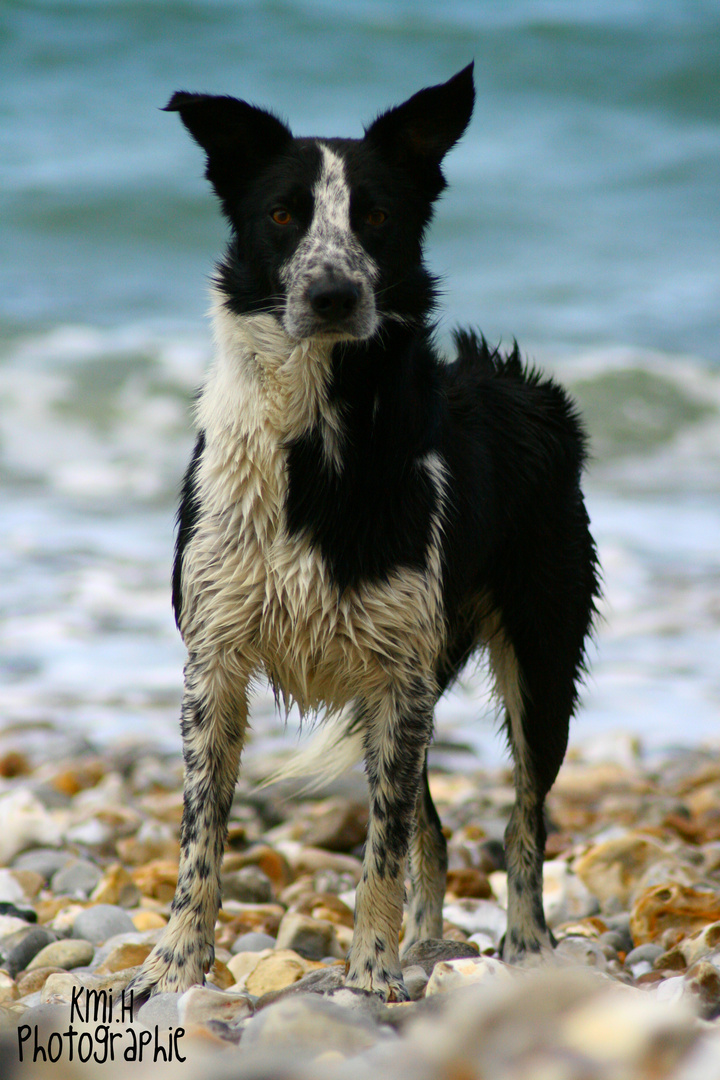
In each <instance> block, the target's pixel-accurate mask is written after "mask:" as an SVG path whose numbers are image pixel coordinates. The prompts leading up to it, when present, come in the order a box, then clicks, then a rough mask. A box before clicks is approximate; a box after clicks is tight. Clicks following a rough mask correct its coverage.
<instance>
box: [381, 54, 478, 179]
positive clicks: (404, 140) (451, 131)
mask: <svg viewBox="0 0 720 1080" xmlns="http://www.w3.org/2000/svg"><path fill="white" fill-rule="evenodd" d="M474 103H475V87H474V84H473V64H468V66H467V67H466V68H463V70H462V71H459V72H458V74H457V75H453V77H452V79H449V80H448V81H447V82H446V83H440V85H439V86H428V87H427V88H426V89H425V90H420V91H419V92H418V93H417V94H413V96H412V97H411V98H409V100H408V101H406V102H404V103H403V104H402V105H398V106H397V107H396V108H394V109H389V110H388V111H387V112H384V113H381V114H380V116H378V118H377V120H376V121H375V122H374V123H373V124H371V125H370V127H369V128H367V129H366V131H365V138H366V140H367V141H368V142H369V143H371V144H372V145H374V146H377V147H378V148H380V149H382V150H383V151H384V152H385V153H386V154H390V155H391V156H392V157H394V158H395V159H397V160H400V161H404V162H407V164H408V165H409V166H411V167H412V166H415V167H418V166H419V167H420V168H421V170H423V171H424V172H425V173H426V174H427V179H428V180H430V178H431V177H432V176H434V177H435V179H436V182H437V183H438V188H437V191H436V192H435V193H434V194H439V193H440V191H442V189H443V188H444V186H445V181H444V179H443V176H442V172H441V171H440V163H441V161H442V159H443V158H444V157H445V154H447V152H448V150H450V149H451V147H453V146H454V145H455V143H456V142H457V141H458V139H459V138H460V136H461V135H462V134H463V132H464V131H465V128H466V127H467V126H468V124H469V122H470V117H471V116H472V111H473V105H474Z"/></svg>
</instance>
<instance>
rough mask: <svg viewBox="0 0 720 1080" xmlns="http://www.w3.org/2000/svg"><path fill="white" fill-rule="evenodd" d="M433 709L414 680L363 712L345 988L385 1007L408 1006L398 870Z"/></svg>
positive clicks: (400, 874)
mask: <svg viewBox="0 0 720 1080" xmlns="http://www.w3.org/2000/svg"><path fill="white" fill-rule="evenodd" d="M433 703H434V695H433V693H432V691H431V689H430V688H428V687H427V686H425V685H424V684H423V683H421V682H420V680H415V681H414V682H413V683H412V684H411V685H409V686H408V687H407V688H404V689H402V690H400V689H399V688H397V687H391V688H390V689H389V691H388V693H387V694H385V695H384V696H383V698H382V699H381V700H379V701H376V702H367V703H366V705H365V707H364V708H363V717H364V721H365V765H366V769H367V775H368V784H369V787H370V823H369V826H368V837H367V844H366V846H365V859H364V862H363V873H362V880H361V882H360V884H359V885H358V889H357V894H356V901H355V933H354V936H353V944H352V949H351V952H350V957H349V960H348V974H347V983H348V985H350V986H357V987H360V988H361V989H364V990H373V991H376V992H378V993H380V994H382V996H383V997H384V998H386V999H389V1000H391V1001H393V1000H394V1001H406V1000H407V999H408V993H407V990H406V989H405V985H404V983H403V981H402V972H401V969H400V958H399V952H398V941H399V934H400V925H401V922H402V908H403V894H404V878H405V865H406V861H407V854H408V848H409V845H410V839H411V836H412V834H413V830H414V828H415V810H416V803H417V797H418V791H419V789H420V782H421V779H422V770H423V763H424V760H425V751H426V749H427V745H428V743H429V741H430V736H431V734H432V707H433Z"/></svg>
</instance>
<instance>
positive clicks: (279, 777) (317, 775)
mask: <svg viewBox="0 0 720 1080" xmlns="http://www.w3.org/2000/svg"><path fill="white" fill-rule="evenodd" d="M363 751H364V747H363V736H362V730H361V728H360V726H359V724H358V722H357V719H356V717H354V716H352V715H348V714H346V713H339V714H337V715H335V716H331V717H329V718H328V719H326V720H324V721H323V723H322V726H321V727H320V729H319V730H318V731H317V733H316V734H315V735H313V737H312V739H311V740H310V742H309V743H308V745H307V746H305V747H303V749H302V750H297V751H295V753H294V754H292V756H291V757H290V759H289V760H288V761H287V762H285V764H283V765H280V766H279V768H277V769H275V771H274V772H272V773H271V774H270V776H268V778H267V779H266V780H264V781H263V782H262V784H261V785H260V786H261V787H269V786H270V785H271V784H277V783H280V782H281V781H283V780H302V779H304V780H305V783H304V784H303V785H302V787H301V788H300V793H301V794H305V793H307V792H310V791H315V790H317V788H319V787H322V786H323V785H324V784H327V783H328V782H329V781H330V780H334V779H335V778H336V777H337V776H340V774H341V773H344V772H347V771H348V770H349V769H352V767H353V766H354V765H357V763H358V762H359V761H361V760H362V756H363Z"/></svg>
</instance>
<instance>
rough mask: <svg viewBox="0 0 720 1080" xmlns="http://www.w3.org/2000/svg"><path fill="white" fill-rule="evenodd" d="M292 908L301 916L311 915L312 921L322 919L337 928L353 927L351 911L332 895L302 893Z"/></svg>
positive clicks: (353, 921) (353, 919) (338, 898)
mask: <svg viewBox="0 0 720 1080" xmlns="http://www.w3.org/2000/svg"><path fill="white" fill-rule="evenodd" d="M292 908H293V910H294V911H297V912H299V913H300V914H301V915H312V917H313V918H314V919H324V920H325V921H326V922H331V923H335V924H336V925H338V926H349V927H350V929H352V928H353V927H354V925H355V917H354V915H353V912H352V909H351V908H349V907H348V905H347V904H346V903H345V901H344V900H341V899H340V897H339V896H335V894H334V893H316V892H310V891H308V892H305V893H302V894H301V895H300V896H299V897H298V898H297V900H296V901H295V903H293V905H292Z"/></svg>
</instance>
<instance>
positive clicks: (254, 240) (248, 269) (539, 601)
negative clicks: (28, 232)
mask: <svg viewBox="0 0 720 1080" xmlns="http://www.w3.org/2000/svg"><path fill="white" fill-rule="evenodd" d="M473 99H474V90H473V81H472V70H471V68H466V69H465V70H464V71H462V72H460V73H459V74H458V75H456V76H455V77H454V78H452V79H450V80H449V82H447V83H445V84H442V85H440V86H436V87H430V88H428V89H426V90H422V91H420V92H419V93H418V94H416V95H415V96H414V97H412V98H410V99H409V100H408V101H406V102H405V103H404V104H403V105H400V106H398V107H397V108H395V109H391V110H389V111H388V112H386V113H383V114H382V115H381V116H380V117H378V119H377V120H375V122H374V123H373V124H371V125H370V127H368V128H367V130H366V132H365V136H364V138H362V139H354V140H353V139H298V138H295V137H293V135H292V134H291V132H290V131H289V130H288V128H287V127H286V126H285V125H284V124H283V123H282V122H281V121H280V120H278V119H277V118H276V117H274V116H272V115H271V114H269V113H267V112H265V111H264V110H261V109H258V108H255V107H253V106H250V105H248V104H246V103H245V102H242V101H238V100H236V99H234V98H227V97H212V96H207V95H196V94H187V93H178V94H175V95H174V97H173V98H172V100H171V102H170V104H169V106H168V108H169V109H170V110H172V111H177V112H179V113H180V117H181V119H182V121H183V122H184V124H185V126H186V127H187V128H188V130H189V131H190V133H191V134H192V135H193V137H194V138H195V139H196V140H197V142H198V143H199V144H200V145H201V147H202V148H203V149H204V150H205V153H206V157H207V176H208V178H209V180H210V182H211V183H212V185H213V187H214V189H215V192H216V194H217V195H218V197H219V199H220V201H221V204H222V207H223V210H224V212H225V214H226V216H227V218H228V220H229V222H230V225H231V228H232V235H231V239H230V243H229V247H228V250H227V253H226V255H225V258H224V260H223V262H222V263H221V265H220V266H219V268H218V273H217V278H216V282H215V286H214V327H215V339H216V359H215V362H214V365H213V367H212V370H211V371H210V373H209V376H208V378H207V381H206V383H205V386H204V389H203V391H202V395H201V397H200V400H199V404H198V408H197V425H198V438H197V444H196V448H195V452H194V455H193V458H192V461H191V463H190V466H189V468H188V471H187V474H186V477H185V481H184V486H183V492H182V502H181V506H180V511H179V516H178V521H179V529H178V538H177V549H176V560H175V570H174V576H173V602H174V606H175V612H176V616H177V622H178V626H179V628H180V631H181V633H182V636H183V639H184V641H185V644H186V646H187V650H188V660H187V665H186V668H185V691H184V697H183V705H182V734H183V740H184V758H185V792H184V813H183V822H182V837H181V840H182V854H181V861H180V871H179V879H178V886H177V892H176V895H175V899H174V901H173V906H172V917H171V920H170V923H169V925H168V927H167V928H166V930H165V932H164V934H163V937H162V940H161V941H160V942H159V944H158V945H157V946H156V948H155V949H154V950H153V952H152V954H151V955H150V957H149V958H148V960H147V961H146V963H145V964H144V966H143V969H142V971H141V973H140V974H139V975H138V977H137V978H136V979H135V981H134V983H133V984H132V988H133V989H134V990H135V992H136V1000H137V997H138V996H146V995H147V994H148V993H150V992H153V991H156V990H181V989H185V988H186V987H188V986H190V985H192V984H193V983H202V982H203V979H204V975H205V973H206V972H207V970H208V968H209V966H210V965H211V963H212V960H213V955H214V948H213V945H214V925H215V920H216V917H217V912H218V907H219V904H220V865H221V860H222V854H223V845H224V839H225V831H226V824H227V818H228V814H229V810H230V806H231V802H232V798H233V791H234V787H235V782H236V778H237V770H238V766H239V760H240V752H241V749H242V743H243V736H244V732H245V729H246V726H247V718H248V687H249V685H250V683H251V680H252V678H253V676H255V675H256V674H257V673H258V672H259V671H264V672H265V673H266V674H267V676H268V677H269V679H270V681H271V683H272V685H273V686H274V688H275V690H276V692H277V694H278V696H279V697H280V698H282V699H284V700H285V701H286V702H295V703H297V704H298V705H299V707H300V709H301V710H302V711H303V712H307V711H315V710H326V711H327V713H328V714H329V715H331V716H332V715H334V716H339V715H342V717H346V716H348V714H349V719H348V720H347V721H346V720H344V719H343V720H342V721H341V722H342V723H347V725H348V732H350V731H352V732H353V733H354V735H355V736H356V737H357V736H359V737H360V738H361V740H362V747H363V753H364V759H365V766H366V771H367V777H368V783H369V791H370V824H369V828H368V837H367V844H366V848H365V857H364V863H363V872H362V880H361V882H360V885H359V887H358V890H357V901H356V912H355V933H354V937H353V945H352V950H351V952H350V956H349V959H348V969H347V982H348V984H349V985H351V986H354V987H359V988H362V989H365V990H372V991H376V992H379V993H380V994H382V995H383V996H384V997H386V998H390V999H394V1000H404V999H405V998H406V996H407V994H406V990H405V987H404V985H403V981H402V974H401V968H400V960H399V953H398V934H399V930H400V925H401V919H402V913H403V898H404V889H405V872H406V865H407V862H408V856H409V863H410V882H411V886H410V895H409V905H408V916H407V928H406V933H405V938H404V945H405V947H407V946H409V945H411V944H413V943H414V942H416V941H418V940H420V939H422V938H426V937H431V938H438V937H441V936H442V902H443V894H444V888H445V871H446V863H447V858H446V846H445V840H444V837H443V834H442V830H441V827H440V822H439V819H438V815H437V812H436V810H435V807H434V806H433V802H432V798H431V796H430V791H429V788H428V782H427V771H426V753H427V748H428V745H429V743H430V740H431V736H432V730H433V709H434V706H435V703H436V702H437V700H438V698H439V696H440V695H441V694H442V693H443V692H444V691H445V690H446V688H447V687H448V686H449V685H450V684H451V683H452V682H453V680H454V679H456V678H457V676H458V675H459V674H460V672H461V671H462V669H463V667H464V665H465V664H466V662H467V661H468V660H469V659H470V658H471V657H472V656H473V655H474V654H475V653H476V652H477V651H478V650H479V649H481V648H485V649H486V650H487V652H488V655H489V660H490V667H491V670H492V673H493V677H494V680H495V685H496V690H497V693H498V695H499V696H500V698H501V700H502V702H503V704H504V709H505V726H506V730H507V735H508V740H509V743H510V746H511V749H512V753H513V757H514V763H515V786H516V793H517V798H516V804H515V808H514V810H513V812H512V815H511V818H510V822H509V825H508V828H507V834H506V842H507V843H506V846H507V867H508V891H509V899H508V931H507V934H506V937H505V941H504V946H503V955H504V956H505V958H506V959H509V960H521V959H523V958H524V957H526V956H528V955H530V954H539V953H542V952H543V951H545V950H548V949H550V948H551V936H550V934H549V932H548V930H547V927H546V924H545V919H544V915H543V908H542V861H543V849H544V842H545V826H544V823H543V803H544V799H545V796H546V794H547V792H548V790H549V788H550V786H551V785H552V783H553V781H554V779H555V777H556V775H557V772H558V769H559V767H560V764H561V762H562V760H563V755H564V753H565V748H566V743H567V735H568V724H569V720H570V716H571V714H572V713H573V710H574V708H575V705H576V702H577V684H578V679H579V676H580V674H581V670H582V665H583V657H584V646H585V640H586V636H587V634H588V632H589V629H590V625H591V620H592V616H593V611H594V600H595V597H596V596H597V590H598V585H597V574H596V559H595V549H594V545H593V541H592V538H591V536H590V533H589V531H588V519H587V514H586V512H585V508H584V505H583V499H582V494H581V491H580V486H579V480H580V473H581V470H582V465H583V459H584V438H583V434H582V431H581V428H580V424H579V421H578V418H577V416H576V414H575V412H574V409H573V407H572V405H571V403H570V402H569V400H568V398H567V396H566V395H565V393H564V392H563V390H562V389H561V388H560V387H559V386H558V385H557V384H556V383H554V382H553V381H552V380H550V379H547V378H543V377H541V376H540V375H539V374H538V373H537V372H534V371H531V370H528V369H527V368H526V366H525V365H524V364H523V362H522V361H521V359H520V357H519V355H518V353H517V351H515V352H513V353H512V354H511V355H509V356H503V355H500V354H499V353H497V352H494V351H492V350H490V349H489V348H488V347H487V346H486V344H485V343H484V341H482V340H481V339H478V338H477V337H475V336H474V335H473V334H470V333H459V334H458V335H456V349H457V356H456V358H455V360H454V361H453V362H452V363H445V362H443V361H441V359H440V358H439V357H438V354H437V351H436V347H435V345H434V343H433V337H432V330H431V323H430V319H431V316H432V311H433V305H434V295H435V285H434V281H433V279H432V277H431V276H430V274H429V273H428V271H427V270H426V268H425V266H424V263H423V256H422V242H423V236H424V232H425V229H426V227H427V225H428V223H429V221H430V218H431V214H432V208H433V203H434V201H435V200H436V198H437V197H438V195H439V194H440V192H441V191H442V189H443V187H444V186H445V182H444V178H443V174H442V170H441V162H442V159H443V157H444V155H445V153H447V151H448V150H449V149H450V148H451V147H452V146H453V145H454V144H455V142H456V141H457V140H458V139H459V138H460V136H461V135H462V133H463V132H464V130H465V128H466V126H467V124H468V122H469V119H470V115H471V112H472V107H473ZM346 707H347V708H346ZM342 710H346V711H345V712H342Z"/></svg>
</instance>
